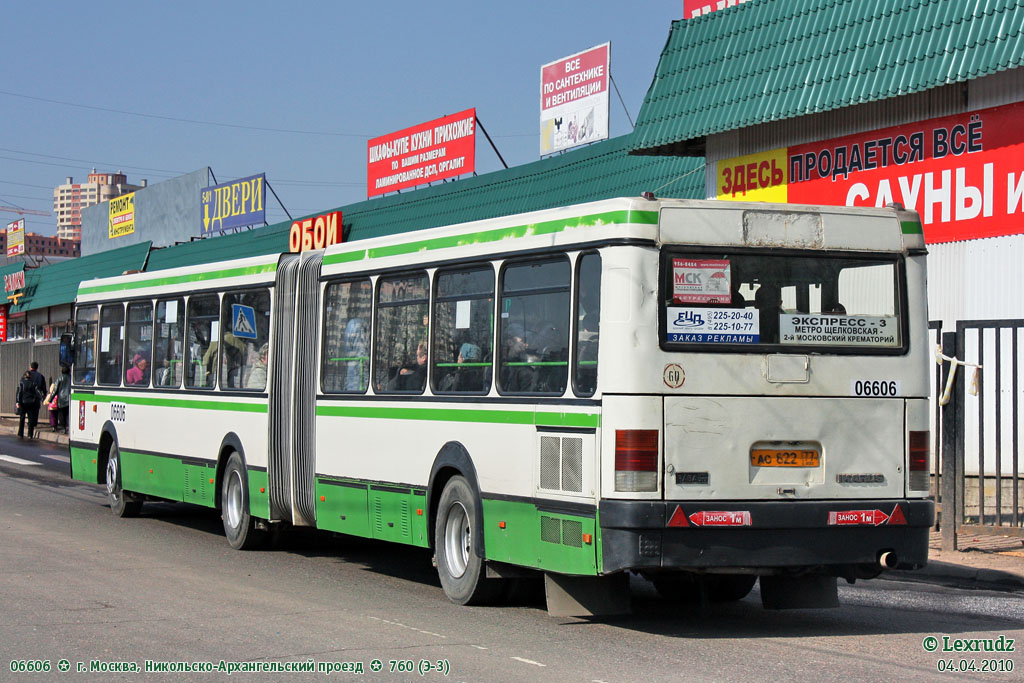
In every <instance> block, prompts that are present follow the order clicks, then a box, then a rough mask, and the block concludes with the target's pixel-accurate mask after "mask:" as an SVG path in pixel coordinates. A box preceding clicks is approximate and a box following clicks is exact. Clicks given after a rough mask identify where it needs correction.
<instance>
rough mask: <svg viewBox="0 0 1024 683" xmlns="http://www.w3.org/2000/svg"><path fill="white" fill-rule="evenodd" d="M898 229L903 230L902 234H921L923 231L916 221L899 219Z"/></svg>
mask: <svg viewBox="0 0 1024 683" xmlns="http://www.w3.org/2000/svg"><path fill="white" fill-rule="evenodd" d="M900 230H901V231H903V234H904V235H921V234H923V233H924V230H923V229H922V228H921V224H920V223H919V222H917V221H900Z"/></svg>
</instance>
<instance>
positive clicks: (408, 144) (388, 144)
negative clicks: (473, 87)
mask: <svg viewBox="0 0 1024 683" xmlns="http://www.w3.org/2000/svg"><path fill="white" fill-rule="evenodd" d="M366 162H367V163H366V196H367V197H374V196H376V195H380V194H384V193H386V192H394V191H395V190H404V189H405V188H407V187H415V186H416V185H423V184H425V183H429V182H433V181H435V180H443V179H445V178H454V177H455V176H458V175H462V174H463V173H472V172H473V171H474V170H475V168H476V109H475V108H473V109H467V110H466V111H462V112H459V113H458V114H451V115H449V116H443V117H441V118H439V119H434V120H433V121H428V122H427V123H421V124H419V125H417V126H413V127H411V128H406V129H404V130H400V131H398V132H396V133H389V134H387V135H382V136H380V137H377V138H373V139H372V140H370V141H369V142H368V143H367V144H366Z"/></svg>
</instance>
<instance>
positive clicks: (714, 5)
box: [683, 0, 747, 19]
mask: <svg viewBox="0 0 1024 683" xmlns="http://www.w3.org/2000/svg"><path fill="white" fill-rule="evenodd" d="M746 1H747V0H683V19H694V18H696V17H700V16H703V15H705V14H709V13H711V12H714V11H715V10H716V9H725V8H726V7H733V6H735V5H742V4H743V3H744V2H746Z"/></svg>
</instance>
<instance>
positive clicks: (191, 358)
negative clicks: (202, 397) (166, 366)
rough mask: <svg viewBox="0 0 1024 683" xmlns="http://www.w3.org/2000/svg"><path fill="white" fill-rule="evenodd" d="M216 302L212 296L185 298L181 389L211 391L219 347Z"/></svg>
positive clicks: (217, 300)
mask: <svg viewBox="0 0 1024 683" xmlns="http://www.w3.org/2000/svg"><path fill="white" fill-rule="evenodd" d="M219 317H220V298H219V297H218V296H217V295H216V294H200V295H198V296H192V297H189V300H188V317H187V321H188V322H187V328H188V337H187V339H186V345H187V346H186V349H187V351H188V354H187V355H186V356H185V366H186V368H187V370H186V371H185V386H186V387H188V388H189V389H212V388H213V386H214V384H215V383H216V382H217V347H218V346H219V345H220V344H219V342H220V320H219Z"/></svg>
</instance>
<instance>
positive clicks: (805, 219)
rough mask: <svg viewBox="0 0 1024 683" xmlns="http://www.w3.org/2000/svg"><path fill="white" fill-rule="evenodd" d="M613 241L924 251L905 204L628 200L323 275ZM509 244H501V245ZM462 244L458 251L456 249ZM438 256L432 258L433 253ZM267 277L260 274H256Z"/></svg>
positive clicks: (96, 296) (368, 251)
mask: <svg viewBox="0 0 1024 683" xmlns="http://www.w3.org/2000/svg"><path fill="white" fill-rule="evenodd" d="M610 240H617V241H621V240H633V241H641V242H650V243H651V244H652V245H653V244H692V245H695V246H722V247H773V248H793V249H822V250H828V249H831V250H842V251H865V252H902V251H918V250H923V249H924V235H923V233H922V230H921V221H920V218H919V217H918V216H917V214H916V213H914V212H909V211H903V210H900V209H899V208H882V209H873V208H859V207H858V208H851V207H835V206H808V205H797V204H768V203H755V202H726V201H721V200H695V199H647V198H644V197H620V198H615V199H605V200H601V201H596V202H589V203H585V204H575V205H572V206H566V207H560V208H556V209H545V210H541V211H533V212H530V213H524V214H515V215H510V216H503V217H500V218H491V219H486V220H480V221H473V222H468V223H459V224H456V225H450V226H444V227H439V228H429V229H426V230H420V231H412V232H403V233H398V234H394V235H387V236H383V237H374V238H370V239H365V240H358V241H353V242H345V243H341V244H337V245H334V246H331V247H328V248H327V249H326V250H325V252H324V261H323V274H325V275H330V274H332V273H334V272H339V271H343V270H350V269H351V268H352V267H353V264H356V263H363V264H367V265H368V264H369V263H371V262H372V263H373V264H374V266H375V267H376V266H378V265H379V266H380V267H390V266H395V265H399V264H401V263H408V262H409V257H410V256H413V255H417V260H428V259H429V260H434V258H433V256H434V255H435V254H436V258H437V260H446V259H452V258H483V257H486V256H488V255H492V254H494V252H495V251H508V252H516V251H527V250H534V249H539V248H545V247H555V248H557V247H562V248H572V247H574V246H576V247H578V246H580V245H590V244H597V243H600V242H605V241H610ZM499 242H501V243H503V244H502V246H501V248H499V249H496V243H499ZM456 248H457V249H458V250H459V251H458V252H452V251H449V250H451V249H456ZM428 254H430V256H427V255H428ZM280 258H281V255H280V254H269V255H265V256H255V257H252V258H246V259H238V260H235V261H221V262H218V263H207V264H202V265H196V266H186V267H181V268H170V269H167V270H160V271H156V272H142V273H134V274H130V275H120V276H117V277H111V278H101V279H94V280H87V281H84V282H82V283H81V285H80V286H79V290H78V300H79V301H80V302H88V301H93V300H102V299H109V298H110V295H111V294H112V293H122V294H134V293H138V294H140V295H142V294H165V293H173V292H179V291H181V290H182V289H183V288H185V289H189V290H190V291H191V290H194V289H204V288H205V287H206V284H207V283H208V284H209V285H211V286H212V285H213V284H214V283H216V286H217V287H221V286H239V285H251V284H258V283H263V282H267V283H269V282H272V281H273V279H274V273H275V272H276V270H277V264H278V262H279V260H280ZM253 276H257V277H255V278H254V277H253Z"/></svg>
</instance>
